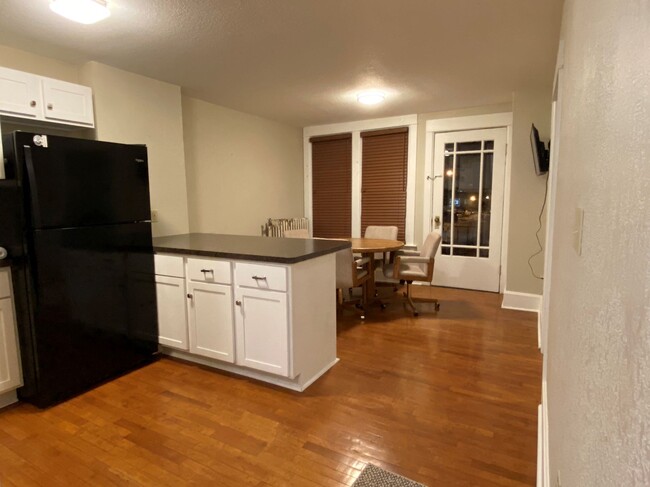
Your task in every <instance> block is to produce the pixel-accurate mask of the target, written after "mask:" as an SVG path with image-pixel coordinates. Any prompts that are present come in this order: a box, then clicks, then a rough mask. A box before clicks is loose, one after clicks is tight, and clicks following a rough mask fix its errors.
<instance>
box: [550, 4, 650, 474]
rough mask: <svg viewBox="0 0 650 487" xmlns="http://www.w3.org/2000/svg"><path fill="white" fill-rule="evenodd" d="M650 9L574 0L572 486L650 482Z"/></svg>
mask: <svg viewBox="0 0 650 487" xmlns="http://www.w3.org/2000/svg"><path fill="white" fill-rule="evenodd" d="M649 18H650V4H649V3H648V2H647V1H646V2H640V1H636V0H618V1H615V2H613V1H609V0H567V1H566V3H565V15H564V19H563V24H564V27H563V38H564V41H565V63H564V66H565V68H564V84H563V87H564V88H563V90H562V97H563V108H562V110H561V137H560V146H559V151H560V153H559V158H558V160H559V167H558V188H557V200H556V203H557V212H556V216H555V226H554V231H553V240H554V241H553V245H554V247H553V262H552V281H551V292H550V298H551V301H550V314H549V320H550V321H549V333H548V350H547V354H546V359H547V371H548V375H547V383H548V408H549V410H548V412H549V438H550V443H549V451H550V469H549V470H550V477H551V479H553V481H554V479H555V478H556V476H557V472H558V470H559V471H561V478H562V485H564V486H590V487H592V486H593V487H600V486H603V487H609V486H614V485H615V486H629V487H632V486H639V487H641V486H648V485H650V468H649V465H650V463H649V462H650V162H649V159H648V158H649V156H650V138H649V137H648V134H650V90H649V87H650V23H649V22H648V19H649ZM576 208H583V209H584V231H583V241H582V255H578V254H577V253H576V251H575V250H574V248H573V240H574V236H573V231H574V228H575V227H574V215H575V209H576Z"/></svg>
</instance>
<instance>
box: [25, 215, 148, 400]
mask: <svg viewBox="0 0 650 487" xmlns="http://www.w3.org/2000/svg"><path fill="white" fill-rule="evenodd" d="M31 247H32V250H31V251H30V256H29V258H30V260H31V272H30V279H31V281H32V282H31V286H30V288H31V291H30V294H31V296H30V301H31V302H32V309H33V323H32V330H33V334H34V339H33V341H34V344H35V354H34V367H35V368H36V370H35V374H31V375H33V376H35V377H36V378H37V379H36V380H37V382H38V384H37V385H36V387H35V388H34V387H26V388H25V390H26V391H27V390H28V391H32V394H34V391H35V394H34V395H33V397H29V398H27V399H28V400H30V401H31V402H33V403H35V404H37V405H38V406H41V407H43V406H48V405H51V404H53V403H55V402H58V401H61V400H63V399H66V398H68V397H70V396H72V395H74V394H77V393H79V392H83V391H84V390H87V389H89V388H91V387H93V386H95V385H97V384H99V383H101V382H103V381H105V380H107V379H110V378H112V377H115V376H117V375H120V374H122V373H124V372H126V371H129V370H131V369H133V368H136V367H137V366H139V365H141V364H143V363H146V362H149V361H151V360H152V358H153V354H154V353H156V351H157V342H158V324H157V314H156V313H157V311H156V288H155V280H154V279H155V278H154V266H153V255H152V244H151V226H150V224H149V223H134V224H123V225H110V226H97V227H86V228H73V229H49V230H37V231H35V232H34V233H33V239H32V245H31ZM29 376H30V374H26V377H29ZM26 385H28V384H26Z"/></svg>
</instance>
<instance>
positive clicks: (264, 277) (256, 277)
mask: <svg viewBox="0 0 650 487" xmlns="http://www.w3.org/2000/svg"><path fill="white" fill-rule="evenodd" d="M253 279H255V280H256V281H266V276H253Z"/></svg>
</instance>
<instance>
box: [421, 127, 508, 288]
mask: <svg viewBox="0 0 650 487" xmlns="http://www.w3.org/2000/svg"><path fill="white" fill-rule="evenodd" d="M505 161H506V129H505V128H496V129H486V130H467V131H461V132H446V133H437V134H436V135H435V139H434V161H433V162H434V164H433V166H434V184H433V202H432V204H433V215H434V219H433V221H434V223H433V231H436V232H439V233H441V234H442V242H441V245H440V249H439V250H438V254H437V256H436V263H435V269H434V278H433V283H434V284H436V285H438V286H448V287H458V288H464V289H476V290H480V291H492V292H499V281H500V279H499V278H500V272H501V234H502V226H503V194H504V179H505V165H506V164H505Z"/></svg>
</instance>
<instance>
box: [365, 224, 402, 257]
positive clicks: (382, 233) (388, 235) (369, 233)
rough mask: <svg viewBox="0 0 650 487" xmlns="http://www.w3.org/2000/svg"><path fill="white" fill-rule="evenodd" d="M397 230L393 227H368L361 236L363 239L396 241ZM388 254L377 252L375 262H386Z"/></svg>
mask: <svg viewBox="0 0 650 487" xmlns="http://www.w3.org/2000/svg"><path fill="white" fill-rule="evenodd" d="M397 233H398V228H397V227H395V226H382V225H368V226H367V227H366V231H365V233H364V235H363V237H364V238H377V239H381V240H397ZM387 254H388V253H386V254H382V253H381V252H377V253H376V254H375V261H378V260H383V261H384V262H388V255H387Z"/></svg>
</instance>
